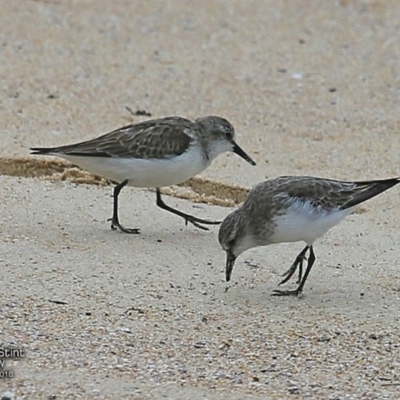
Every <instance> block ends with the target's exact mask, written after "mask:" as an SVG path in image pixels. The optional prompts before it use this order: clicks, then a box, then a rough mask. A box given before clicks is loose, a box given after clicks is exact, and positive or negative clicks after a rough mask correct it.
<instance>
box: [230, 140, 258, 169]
mask: <svg viewBox="0 0 400 400" xmlns="http://www.w3.org/2000/svg"><path fill="white" fill-rule="evenodd" d="M232 144H233V149H232V151H233V152H234V153H236V154H237V155H238V156H240V157H242V158H243V159H244V160H246V161H247V162H248V163H249V164H251V165H256V163H255V162H254V160H252V159H251V158H250V157H249V156H248V155H247V154H246V153H245V152H244V150H243V149H242V148H241V147H239V146H238V144H237V143H236V142H235V141H234V140H232Z"/></svg>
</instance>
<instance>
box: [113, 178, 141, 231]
mask: <svg viewBox="0 0 400 400" xmlns="http://www.w3.org/2000/svg"><path fill="white" fill-rule="evenodd" d="M127 183H128V180H127V179H125V180H124V181H123V182H121V183H119V184H118V185H117V186H115V188H114V193H113V197H114V208H113V216H112V218H110V219H108V220H107V221H111V229H112V230H114V231H115V230H116V229H119V230H120V231H121V232H124V233H133V234H138V233H140V229H136V228H133V229H130V228H124V227H123V226H122V225H121V224H120V223H119V219H118V195H119V192H120V191H121V190H122V188H123V187H124V186H126V185H127Z"/></svg>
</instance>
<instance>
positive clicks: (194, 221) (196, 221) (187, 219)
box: [156, 188, 221, 231]
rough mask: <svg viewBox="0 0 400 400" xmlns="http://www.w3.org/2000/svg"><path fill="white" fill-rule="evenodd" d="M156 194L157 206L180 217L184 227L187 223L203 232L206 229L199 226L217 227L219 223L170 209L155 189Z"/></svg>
mask: <svg viewBox="0 0 400 400" xmlns="http://www.w3.org/2000/svg"><path fill="white" fill-rule="evenodd" d="M156 193H157V205H158V207H160V208H162V209H163V210H166V211H169V212H171V213H173V214H176V215H179V216H180V217H182V218H184V220H185V223H186V225H187V224H188V222H190V223H191V224H193V225H194V226H197V228H200V229H203V230H205V231H208V228H206V227H205V226H202V225H200V224H205V225H219V224H220V223H221V221H209V220H206V219H200V218H196V217H194V216H193V215H189V214H185V213H183V212H182V211H179V210H176V209H175V208H172V207H170V206H168V205H166V204H165V203H164V201H163V200H162V198H161V192H160V188H156Z"/></svg>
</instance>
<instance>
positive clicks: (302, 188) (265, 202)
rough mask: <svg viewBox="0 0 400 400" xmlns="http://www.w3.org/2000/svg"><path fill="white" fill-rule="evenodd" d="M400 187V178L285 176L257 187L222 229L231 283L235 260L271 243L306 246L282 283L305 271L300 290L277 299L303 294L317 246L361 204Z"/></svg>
mask: <svg viewBox="0 0 400 400" xmlns="http://www.w3.org/2000/svg"><path fill="white" fill-rule="evenodd" d="M399 182H400V178H392V179H384V180H376V181H364V182H345V181H337V180H332V179H323V178H315V177H309V176H283V177H279V178H276V179H271V180H268V181H265V182H262V183H260V184H258V185H256V186H255V187H254V188H253V189H252V190H251V191H250V192H249V194H248V196H247V198H246V200H245V202H244V203H243V205H242V206H241V207H240V208H238V209H237V210H235V211H233V212H232V213H231V214H229V215H228V216H227V217H226V218H225V219H224V221H223V222H222V224H221V226H220V229H219V242H220V244H221V246H222V248H223V249H224V250H225V251H226V281H229V280H230V279H231V274H232V270H233V267H234V264H235V260H236V258H237V257H238V256H239V255H240V254H241V253H243V252H244V251H246V250H248V249H250V248H253V247H258V246H266V245H269V244H275V243H284V242H298V241H303V242H305V243H306V247H305V248H304V249H303V250H302V251H301V252H300V253H299V254H298V256H297V257H296V259H295V261H294V262H293V264H292V265H291V267H290V268H289V270H288V271H286V272H285V274H284V275H283V276H285V279H284V280H283V281H282V282H280V284H283V283H286V282H287V281H288V280H289V279H290V278H291V277H292V276H293V274H294V273H295V272H296V270H297V268H299V279H298V282H297V283H298V287H297V288H296V289H295V290H275V291H274V293H273V295H276V296H288V295H299V294H301V293H302V291H303V288H304V284H305V283H306V280H307V278H308V275H309V273H310V271H311V268H312V266H313V264H314V261H315V254H314V248H313V244H314V242H315V241H316V240H317V239H318V238H320V237H321V236H323V235H324V234H325V233H326V232H327V231H328V230H329V229H331V228H332V227H333V226H335V225H337V224H338V223H339V222H340V221H342V220H343V219H344V218H345V217H346V216H348V215H349V214H351V213H352V212H353V211H354V209H355V207H356V206H357V205H358V204H360V203H362V202H364V201H366V200H368V199H370V198H372V197H374V196H376V195H378V194H380V193H382V192H384V191H385V190H388V189H390V188H391V187H393V186H394V185H397V184H398V183H399ZM307 252H308V260H307V268H306V271H305V273H304V276H303V261H304V260H306V255H307Z"/></svg>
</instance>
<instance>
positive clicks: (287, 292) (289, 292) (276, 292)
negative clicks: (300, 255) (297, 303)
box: [272, 246, 315, 296]
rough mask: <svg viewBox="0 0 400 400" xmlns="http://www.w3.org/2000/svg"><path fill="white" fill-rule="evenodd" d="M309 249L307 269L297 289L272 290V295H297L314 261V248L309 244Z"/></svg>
mask: <svg viewBox="0 0 400 400" xmlns="http://www.w3.org/2000/svg"><path fill="white" fill-rule="evenodd" d="M309 249H310V254H309V256H308V263H307V269H306V272H305V274H304V276H303V279H302V281H301V282H300V285H299V286H298V287H297V289H295V290H274V292H273V293H272V295H273V296H298V295H300V294H301V293H302V291H303V288H304V284H305V283H306V280H307V278H308V275H309V274H310V271H311V268H312V266H313V264H314V261H315V254H314V249H313V247H312V246H309Z"/></svg>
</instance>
